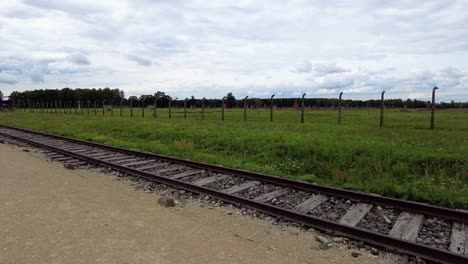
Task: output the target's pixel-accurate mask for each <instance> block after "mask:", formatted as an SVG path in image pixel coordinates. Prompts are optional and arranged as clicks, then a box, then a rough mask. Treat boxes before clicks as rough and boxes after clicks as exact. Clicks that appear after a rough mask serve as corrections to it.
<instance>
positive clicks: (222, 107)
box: [221, 96, 227, 121]
mask: <svg viewBox="0 0 468 264" xmlns="http://www.w3.org/2000/svg"><path fill="white" fill-rule="evenodd" d="M226 97H227V96H224V97H223V99H221V120H223V121H224V100H226Z"/></svg>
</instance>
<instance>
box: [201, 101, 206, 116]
mask: <svg viewBox="0 0 468 264" xmlns="http://www.w3.org/2000/svg"><path fill="white" fill-rule="evenodd" d="M201 103H202V110H201V116H202V119H205V97H203V98H202V99H201Z"/></svg>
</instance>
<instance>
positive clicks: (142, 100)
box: [141, 98, 146, 117]
mask: <svg viewBox="0 0 468 264" xmlns="http://www.w3.org/2000/svg"><path fill="white" fill-rule="evenodd" d="M145 99H146V98H143V99H141V117H145Z"/></svg>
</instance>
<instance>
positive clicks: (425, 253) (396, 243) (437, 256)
mask: <svg viewBox="0 0 468 264" xmlns="http://www.w3.org/2000/svg"><path fill="white" fill-rule="evenodd" d="M0 135H3V136H6V137H9V138H13V139H14V140H17V141H20V142H23V143H27V144H30V145H32V146H35V147H39V148H43V149H47V150H50V151H53V152H57V153H61V154H63V155H66V156H71V157H73V158H76V159H79V160H83V161H86V162H88V163H91V164H95V165H100V166H105V167H110V168H113V169H115V170H117V171H120V172H124V173H129V174H132V175H137V176H139V177H142V178H145V179H147V180H150V181H156V182H158V183H162V184H166V185H170V186H173V187H175V188H182V189H185V190H187V191H190V192H194V193H198V194H204V195H210V196H212V197H215V198H217V199H219V200H222V201H225V202H228V203H233V204H239V205H242V206H243V207H247V208H250V209H254V210H257V211H259V212H262V213H265V214H268V215H273V216H276V217H280V218H283V219H287V220H291V221H294V222H297V223H301V224H304V225H307V226H311V227H314V228H317V229H320V230H325V231H329V232H333V233H335V234H337V235H343V236H347V237H350V238H353V239H356V240H361V241H364V242H367V243H369V244H373V245H376V246H380V247H384V248H386V249H388V250H394V251H397V252H400V253H406V254H409V255H414V256H419V257H421V258H424V259H427V260H430V261H435V262H440V263H447V264H448V263H467V262H468V257H467V256H464V255H461V254H456V253H452V252H450V251H446V250H440V249H437V248H433V247H430V246H426V245H423V244H418V243H415V242H410V241H407V240H402V239H399V238H394V237H390V236H388V235H383V234H380V233H377V232H373V231H369V230H365V229H361V228H356V227H351V226H348V225H344V224H340V223H336V222H332V221H328V220H323V219H320V218H317V217H313V216H310V215H306V214H302V213H297V212H294V211H291V210H287V209H284V208H280V207H276V206H273V205H268V204H264V203H259V202H256V201H253V200H249V199H245V198H241V197H237V196H235V195H230V194H226V193H223V192H221V191H216V190H213V189H208V188H205V187H202V186H197V185H194V184H190V183H186V182H183V181H179V180H176V179H171V178H167V177H163V176H157V175H154V174H151V173H148V172H144V171H139V170H136V169H132V168H128V167H123V166H120V165H118V164H115V163H112V162H106V161H103V160H99V159H95V158H91V157H87V156H85V155H82V154H77V153H74V152H70V151H66V150H63V149H61V148H58V147H52V146H49V145H47V144H43V143H40V142H36V141H34V140H31V139H25V138H22V137H20V136H14V135H10V134H6V133H2V132H0ZM62 139H63V138H62Z"/></svg>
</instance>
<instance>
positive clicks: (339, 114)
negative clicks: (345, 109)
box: [338, 92, 343, 125]
mask: <svg viewBox="0 0 468 264" xmlns="http://www.w3.org/2000/svg"><path fill="white" fill-rule="evenodd" d="M342 96H343V92H341V93H340V97H339V98H338V124H340V125H341V97H342Z"/></svg>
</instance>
